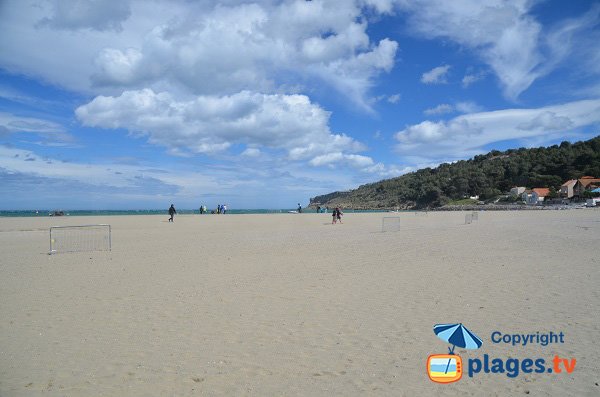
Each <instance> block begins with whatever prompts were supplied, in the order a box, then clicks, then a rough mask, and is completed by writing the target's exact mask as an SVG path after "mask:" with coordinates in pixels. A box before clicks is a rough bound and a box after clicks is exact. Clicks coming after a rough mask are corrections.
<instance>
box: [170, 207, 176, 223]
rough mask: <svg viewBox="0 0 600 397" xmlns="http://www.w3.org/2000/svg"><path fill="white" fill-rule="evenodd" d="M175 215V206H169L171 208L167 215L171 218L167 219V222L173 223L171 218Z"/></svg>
mask: <svg viewBox="0 0 600 397" xmlns="http://www.w3.org/2000/svg"><path fill="white" fill-rule="evenodd" d="M176 213H177V211H176V210H175V206H174V205H173V204H171V206H170V207H169V215H171V217H170V218H169V222H173V216H174V215H175V214H176Z"/></svg>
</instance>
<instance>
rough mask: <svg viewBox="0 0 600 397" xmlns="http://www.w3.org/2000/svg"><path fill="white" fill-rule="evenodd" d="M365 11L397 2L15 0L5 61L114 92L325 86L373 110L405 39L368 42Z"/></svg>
mask: <svg viewBox="0 0 600 397" xmlns="http://www.w3.org/2000/svg"><path fill="white" fill-rule="evenodd" d="M365 7H367V8H369V9H370V10H371V11H369V12H371V13H372V12H375V13H386V12H389V11H390V10H391V8H390V7H391V2H389V1H378V0H356V1H341V2H338V1H336V2H329V1H328V2H322V1H313V2H307V1H284V2H271V1H259V2H252V3H251V2H235V1H212V0H206V1H202V2H184V1H174V2H171V1H151V2H145V1H139V0H132V1H131V2H118V4H116V5H115V4H112V3H110V2H109V3H107V2H103V1H84V0H79V1H75V2H73V1H72V2H66V1H60V0H56V1H54V2H51V3H40V4H39V5H36V6H33V3H31V2H29V1H23V2H15V1H9V2H7V4H6V5H5V6H4V9H5V10H4V12H3V16H4V20H5V21H7V23H4V24H3V25H2V26H0V66H2V67H4V68H6V69H8V70H15V71H18V72H19V73H26V74H29V75H33V76H36V77H42V78H43V79H45V80H47V81H50V82H52V83H54V84H58V85H60V86H63V87H67V88H69V89H76V90H78V91H87V92H92V93H95V94H110V95H116V94H119V93H120V92H122V91H123V90H125V89H129V90H132V89H133V90H135V89H142V88H153V89H154V90H156V91H163V90H165V89H166V88H169V90H170V91H171V92H173V93H174V92H181V93H182V94H188V95H189V94H193V95H230V94H233V93H236V92H239V91H242V90H250V91H256V92H265V93H276V92H286V93H289V92H290V90H289V87H304V86H305V85H309V86H313V87H314V86H317V87H318V86H321V85H323V84H325V85H326V86H328V87H330V88H333V89H334V90H336V91H337V92H338V93H341V94H343V95H344V97H346V98H348V99H349V100H351V101H352V102H353V103H354V105H356V106H359V107H362V108H363V109H364V110H370V107H369V103H368V101H366V100H365V98H366V97H367V95H368V91H369V90H370V89H371V88H372V86H373V85H374V83H375V80H376V79H377V76H378V75H379V74H381V73H386V72H389V71H390V70H391V69H392V68H393V66H394V63H395V55H396V50H397V48H398V44H397V43H396V42H395V41H393V40H391V39H389V38H383V39H381V40H378V41H377V42H373V41H372V40H371V39H370V37H369V34H368V30H367V29H368V27H369V26H368V22H367V18H366V17H365V16H364V13H365V12H366V10H365ZM40 21H41V22H40ZM224 43H226V45H224ZM9 54H10V55H9Z"/></svg>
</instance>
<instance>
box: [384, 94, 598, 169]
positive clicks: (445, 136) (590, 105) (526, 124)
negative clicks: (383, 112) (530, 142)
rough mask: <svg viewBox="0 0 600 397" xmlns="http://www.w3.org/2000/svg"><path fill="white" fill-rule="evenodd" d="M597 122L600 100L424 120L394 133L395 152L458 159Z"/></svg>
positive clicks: (565, 133) (568, 131) (593, 124)
mask: <svg viewBox="0 0 600 397" xmlns="http://www.w3.org/2000/svg"><path fill="white" fill-rule="evenodd" d="M599 123H600V99H595V100H584V101H577V102H570V103H565V104H562V105H556V106H547V107H543V108H539V109H507V110H498V111H493V112H482V113H472V114H466V115H462V116H458V117H456V118H454V119H452V120H449V121H439V122H432V121H423V122H422V123H419V124H415V125H412V126H409V127H407V128H405V129H403V130H402V131H399V132H398V133H396V135H395V138H396V140H397V141H398V142H399V144H398V145H397V147H396V150H397V151H398V152H399V153H401V154H403V155H406V156H419V157H429V158H449V159H458V158H465V157H469V156H472V155H473V154H476V153H478V152H481V151H483V149H482V148H483V147H484V146H485V145H488V144H491V143H496V142H501V141H506V140H514V139H531V138H543V137H547V138H549V139H553V136H550V135H549V134H552V133H557V132H559V133H561V134H563V136H564V135H568V134H569V133H570V132H573V131H574V130H577V129H580V128H582V127H589V126H597V125H598V124H599Z"/></svg>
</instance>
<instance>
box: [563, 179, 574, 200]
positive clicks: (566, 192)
mask: <svg viewBox="0 0 600 397" xmlns="http://www.w3.org/2000/svg"><path fill="white" fill-rule="evenodd" d="M576 183H577V179H570V180H568V181H566V182H565V183H563V184H562V185H561V186H560V197H562V198H568V199H570V198H571V197H573V195H574V193H573V187H575V184H576Z"/></svg>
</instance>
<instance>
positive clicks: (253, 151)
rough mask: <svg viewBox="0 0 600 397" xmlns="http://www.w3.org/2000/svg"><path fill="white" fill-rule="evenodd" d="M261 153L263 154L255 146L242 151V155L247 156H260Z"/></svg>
mask: <svg viewBox="0 0 600 397" xmlns="http://www.w3.org/2000/svg"><path fill="white" fill-rule="evenodd" d="M260 155H261V151H260V150H259V149H257V148H253V147H249V148H246V150H244V151H243V152H242V156H246V157H259V156H260Z"/></svg>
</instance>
